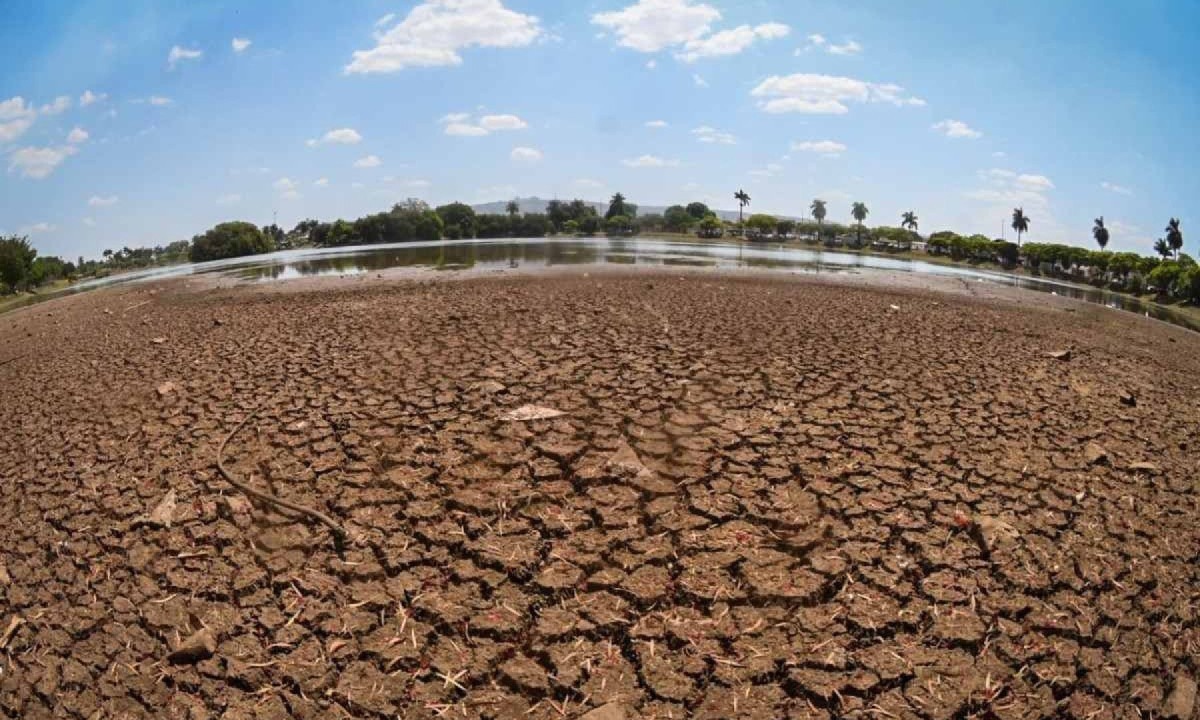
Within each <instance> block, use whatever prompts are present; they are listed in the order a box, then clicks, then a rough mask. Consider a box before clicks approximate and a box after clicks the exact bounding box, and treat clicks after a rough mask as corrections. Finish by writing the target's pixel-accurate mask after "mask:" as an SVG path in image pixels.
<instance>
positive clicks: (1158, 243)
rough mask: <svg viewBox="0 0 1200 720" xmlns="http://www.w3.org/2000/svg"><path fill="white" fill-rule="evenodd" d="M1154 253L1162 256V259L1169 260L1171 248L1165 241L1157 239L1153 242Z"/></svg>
mask: <svg viewBox="0 0 1200 720" xmlns="http://www.w3.org/2000/svg"><path fill="white" fill-rule="evenodd" d="M1154 252H1156V253H1158V254H1159V255H1161V256H1163V258H1169V257H1171V252H1172V250H1171V246H1170V245H1169V244H1168V243H1167V241H1166V240H1163V239H1162V238H1159V239H1157V240H1155V241H1154Z"/></svg>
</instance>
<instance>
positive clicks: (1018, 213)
mask: <svg viewBox="0 0 1200 720" xmlns="http://www.w3.org/2000/svg"><path fill="white" fill-rule="evenodd" d="M1012 229H1013V230H1016V231H1017V247H1021V233H1027V232H1029V217H1028V216H1026V215H1025V208H1013V218H1012Z"/></svg>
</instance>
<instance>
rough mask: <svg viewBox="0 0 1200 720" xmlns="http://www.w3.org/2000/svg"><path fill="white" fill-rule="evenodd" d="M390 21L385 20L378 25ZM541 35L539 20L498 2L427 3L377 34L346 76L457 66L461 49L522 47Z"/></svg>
mask: <svg viewBox="0 0 1200 720" xmlns="http://www.w3.org/2000/svg"><path fill="white" fill-rule="evenodd" d="M391 22H392V18H390V17H388V16H384V17H383V18H380V20H379V22H378V23H377V25H381V26H385V25H388V24H390V23H391ZM542 36H543V31H542V28H541V21H540V20H538V18H537V17H535V16H533V15H524V14H522V13H519V12H514V11H513V10H509V9H508V8H506V7H505V6H504V4H503V3H502V2H501V0H428V1H427V2H424V3H422V4H420V5H417V6H416V7H414V8H413V9H412V10H411V11H409V13H408V15H407V16H406V17H405V18H404V20H403V21H401V22H400V23H398V24H397V25H395V26H394V27H392V28H391V29H390V30H387V31H386V32H380V33H376V35H375V42H376V44H375V47H373V48H371V49H369V50H359V51H356V52H355V53H354V56H353V59H352V60H351V61H350V63H349V64H348V65H346V67H345V72H346V73H347V74H357V73H390V72H398V71H400V70H403V69H405V68H409V67H436V66H444V65H461V64H462V62H463V59H462V56H461V55H460V54H459V51H460V50H462V49H464V48H469V47H473V46H477V47H492V48H515V47H525V46H527V45H529V44H531V43H533V42H534V41H535V40H538V39H539V38H541V37H542Z"/></svg>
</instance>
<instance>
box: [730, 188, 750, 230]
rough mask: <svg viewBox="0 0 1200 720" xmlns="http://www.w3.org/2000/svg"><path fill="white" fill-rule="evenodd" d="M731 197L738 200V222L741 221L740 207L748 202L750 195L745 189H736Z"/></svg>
mask: <svg viewBox="0 0 1200 720" xmlns="http://www.w3.org/2000/svg"><path fill="white" fill-rule="evenodd" d="M733 199H734V200H737V201H738V224H739V225H740V224H741V222H742V208H744V207H746V206H747V205H749V204H750V196H749V195H747V194H746V191H745V190H738V191H737V192H735V193H734V194H733Z"/></svg>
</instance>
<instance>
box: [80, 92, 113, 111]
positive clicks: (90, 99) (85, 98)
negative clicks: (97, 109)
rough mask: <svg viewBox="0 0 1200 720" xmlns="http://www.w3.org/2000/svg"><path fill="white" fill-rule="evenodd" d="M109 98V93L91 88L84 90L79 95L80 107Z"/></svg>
mask: <svg viewBox="0 0 1200 720" xmlns="http://www.w3.org/2000/svg"><path fill="white" fill-rule="evenodd" d="M107 98H108V94H107V93H94V92H92V91H91V90H84V91H83V94H82V95H80V96H79V107H87V106H88V105H94V104H96V103H98V102H103V101H104V100H106V99H107Z"/></svg>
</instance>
